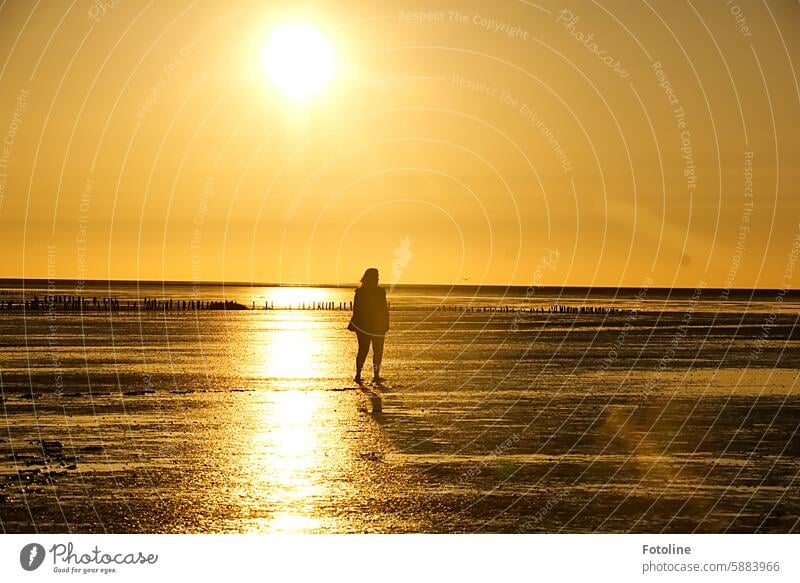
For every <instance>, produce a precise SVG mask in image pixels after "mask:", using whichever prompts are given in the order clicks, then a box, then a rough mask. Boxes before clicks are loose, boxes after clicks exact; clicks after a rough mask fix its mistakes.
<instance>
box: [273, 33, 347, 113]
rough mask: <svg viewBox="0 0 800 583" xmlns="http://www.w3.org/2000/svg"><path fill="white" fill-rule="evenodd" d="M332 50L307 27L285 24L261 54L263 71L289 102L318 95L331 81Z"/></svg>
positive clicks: (333, 64)
mask: <svg viewBox="0 0 800 583" xmlns="http://www.w3.org/2000/svg"><path fill="white" fill-rule="evenodd" d="M335 68H336V65H335V63H334V58H333V48H332V47H331V44H330V43H329V42H328V39H326V38H325V37H324V36H322V34H320V32H319V31H318V30H316V29H314V28H313V27H311V26H308V25H307V24H287V25H285V26H282V27H281V28H279V29H277V30H276V31H275V32H273V33H272V36H271V37H270V38H269V41H268V42H267V47H266V49H265V50H264V71H266V73H267V76H268V77H269V79H270V81H272V82H273V83H274V84H275V85H276V86H277V87H278V88H279V89H280V90H281V91H283V92H284V93H285V94H286V95H287V96H288V97H289V98H290V99H293V100H295V101H300V100H302V99H305V98H307V97H310V96H311V95H313V94H315V93H317V92H318V91H319V90H320V89H322V88H323V87H325V85H327V83H328V81H330V79H331V77H333V72H334V69H335Z"/></svg>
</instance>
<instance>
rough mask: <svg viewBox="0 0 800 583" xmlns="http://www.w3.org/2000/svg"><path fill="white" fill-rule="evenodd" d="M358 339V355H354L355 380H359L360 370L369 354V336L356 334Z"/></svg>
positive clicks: (360, 333)
mask: <svg viewBox="0 0 800 583" xmlns="http://www.w3.org/2000/svg"><path fill="white" fill-rule="evenodd" d="M356 338H358V354H356V378H357V379H360V378H361V369H362V368H364V362H365V361H366V360H367V353H368V352H369V341H370V337H369V334H364V333H363V332H356Z"/></svg>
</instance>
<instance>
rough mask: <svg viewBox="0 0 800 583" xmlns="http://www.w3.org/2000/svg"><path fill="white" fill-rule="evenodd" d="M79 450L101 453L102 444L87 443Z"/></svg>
mask: <svg viewBox="0 0 800 583" xmlns="http://www.w3.org/2000/svg"><path fill="white" fill-rule="evenodd" d="M81 451H83V452H86V453H102V452H103V446H102V445H87V446H85V447H82V448H81Z"/></svg>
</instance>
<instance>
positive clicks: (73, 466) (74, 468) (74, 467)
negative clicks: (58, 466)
mask: <svg viewBox="0 0 800 583" xmlns="http://www.w3.org/2000/svg"><path fill="white" fill-rule="evenodd" d="M67 469H68V470H77V469H78V466H77V464H70V465H68V466H67Z"/></svg>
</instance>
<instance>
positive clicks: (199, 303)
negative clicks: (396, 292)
mask: <svg viewBox="0 0 800 583" xmlns="http://www.w3.org/2000/svg"><path fill="white" fill-rule="evenodd" d="M23 308H24V309H25V310H28V311H34V312H36V311H50V312H52V311H84V312H88V311H99V310H102V311H121V310H138V311H148V312H150V311H163V312H171V311H197V310H255V309H259V310H275V309H278V310H348V311H351V310H352V309H353V302H352V301H350V302H342V301H338V302H337V301H325V302H298V303H297V304H289V305H285V306H280V305H279V306H278V307H277V308H276V307H275V303H274V302H271V301H266V302H265V303H264V304H263V306H262V305H259V306H258V308H256V303H255V302H254V301H253V302H252V303H251V306H250V307H248V306H246V305H244V304H241V303H239V302H235V301H233V300H195V299H191V300H182V299H159V298H143V299H141V300H118V299H116V298H97V297H92V298H88V297H83V296H67V295H57V296H44V297H42V298H40V297H38V296H33V298H31V299H29V300H25V299H16V300H0V310H2V311H13V310H18V309H23ZM434 311H437V312H492V313H494V312H528V313H547V314H617V313H628V312H629V311H630V310H625V309H621V308H615V307H608V306H564V305H559V304H554V305H551V306H538V307H520V306H507V305H503V306H474V305H439V306H436V307H434Z"/></svg>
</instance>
